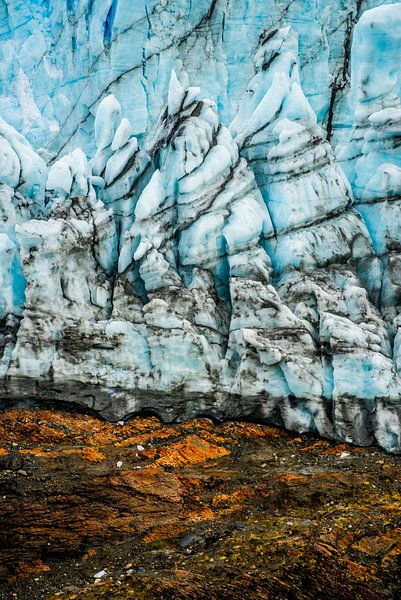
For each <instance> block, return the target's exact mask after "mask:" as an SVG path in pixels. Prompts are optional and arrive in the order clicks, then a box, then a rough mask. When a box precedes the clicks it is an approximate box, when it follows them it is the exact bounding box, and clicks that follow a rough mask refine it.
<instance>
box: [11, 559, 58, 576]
mask: <svg viewBox="0 0 401 600" xmlns="http://www.w3.org/2000/svg"><path fill="white" fill-rule="evenodd" d="M48 571H50V567H49V565H46V564H45V563H44V562H43V561H41V560H33V561H32V562H30V563H29V564H27V563H20V564H19V565H18V568H17V570H16V572H15V578H16V579H27V578H28V577H29V576H30V575H36V574H38V573H47V572H48Z"/></svg>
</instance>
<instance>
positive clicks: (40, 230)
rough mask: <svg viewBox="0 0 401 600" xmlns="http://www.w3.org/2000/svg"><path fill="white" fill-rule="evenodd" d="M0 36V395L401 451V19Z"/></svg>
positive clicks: (137, 7) (303, 12)
mask: <svg viewBox="0 0 401 600" xmlns="http://www.w3.org/2000/svg"><path fill="white" fill-rule="evenodd" d="M0 28H1V29H0V35H1V38H2V43H1V45H0V59H1V60H0V64H1V68H0V81H1V86H2V95H1V96H0V115H2V117H1V118H0V214H1V216H2V219H1V220H0V380H1V389H0V398H3V400H4V401H6V400H9V399H20V398H35V399H56V400H65V401H75V402H78V403H81V404H83V405H85V406H88V407H90V408H92V409H94V410H96V411H98V412H99V413H101V414H102V415H103V416H105V417H107V418H111V419H118V418H122V417H124V416H127V415H129V414H132V413H136V412H139V411H154V412H156V413H157V414H158V415H160V416H161V417H162V418H163V419H165V420H167V421H172V420H182V419H185V418H189V417H192V416H195V415H210V416H214V417H216V418H228V417H249V418H258V419H265V420H267V421H268V422H271V423H274V424H278V425H283V426H285V427H287V428H289V429H292V430H296V431H300V432H304V431H313V432H318V433H319V434H321V435H322V436H325V437H329V438H334V439H340V440H346V441H350V442H354V443H357V444H361V445H369V444H373V443H378V444H379V445H381V446H382V447H384V448H385V449H386V450H388V451H391V452H401V373H400V370H401V317H400V311H401V142H400V140H401V64H400V61H399V58H400V56H401V4H391V3H390V4H387V5H381V6H380V7H374V5H373V3H372V2H364V1H363V0H358V2H356V3H352V2H348V1H343V0H341V1H340V0H336V2H334V3H328V2H325V1H324V0H320V1H319V0H316V1H315V2H309V1H307V0H295V1H294V2H290V3H288V4H286V5H284V4H282V3H280V2H274V3H273V2H270V1H267V2H266V1H262V0H255V1H254V2H247V1H245V0H232V1H230V0H228V1H226V0H224V2H223V1H219V0H213V1H211V0H208V1H206V0H204V1H203V0H202V1H199V2H196V3H195V2H192V1H191V0H180V1H176V2H170V1H169V0H159V1H158V2H156V1H153V2H151V1H149V2H148V3H144V2H135V3H132V2H129V1H128V0H80V1H77V0H76V1H75V2H74V0H67V2H66V3H65V2H64V1H61V0H55V2H53V3H52V5H50V4H49V3H48V2H42V1H39V0H36V1H35V2H30V3H25V2H20V1H19V0H16V1H15V2H13V3H8V4H7V3H4V4H3V5H2V6H1V7H0ZM194 86H196V87H194ZM17 131H19V132H20V133H17Z"/></svg>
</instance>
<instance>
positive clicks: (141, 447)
mask: <svg viewBox="0 0 401 600" xmlns="http://www.w3.org/2000/svg"><path fill="white" fill-rule="evenodd" d="M137 450H138V451H139V452H142V451H143V450H145V448H144V446H141V444H138V446H137Z"/></svg>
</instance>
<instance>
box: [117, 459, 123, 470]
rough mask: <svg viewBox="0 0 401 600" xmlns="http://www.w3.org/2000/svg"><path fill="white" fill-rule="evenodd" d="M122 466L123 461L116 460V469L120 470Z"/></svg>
mask: <svg viewBox="0 0 401 600" xmlns="http://www.w3.org/2000/svg"><path fill="white" fill-rule="evenodd" d="M122 466H123V461H122V460H118V461H117V469H121V467H122Z"/></svg>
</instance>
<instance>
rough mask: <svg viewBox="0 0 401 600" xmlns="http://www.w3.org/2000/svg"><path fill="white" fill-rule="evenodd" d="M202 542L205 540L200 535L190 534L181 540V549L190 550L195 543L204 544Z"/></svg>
mask: <svg viewBox="0 0 401 600" xmlns="http://www.w3.org/2000/svg"><path fill="white" fill-rule="evenodd" d="M202 541H203V538H202V537H200V536H199V535H196V534H195V533H189V534H188V535H186V536H185V537H183V538H182V540H180V547H181V548H188V547H189V546H191V544H193V543H194V542H202Z"/></svg>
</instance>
